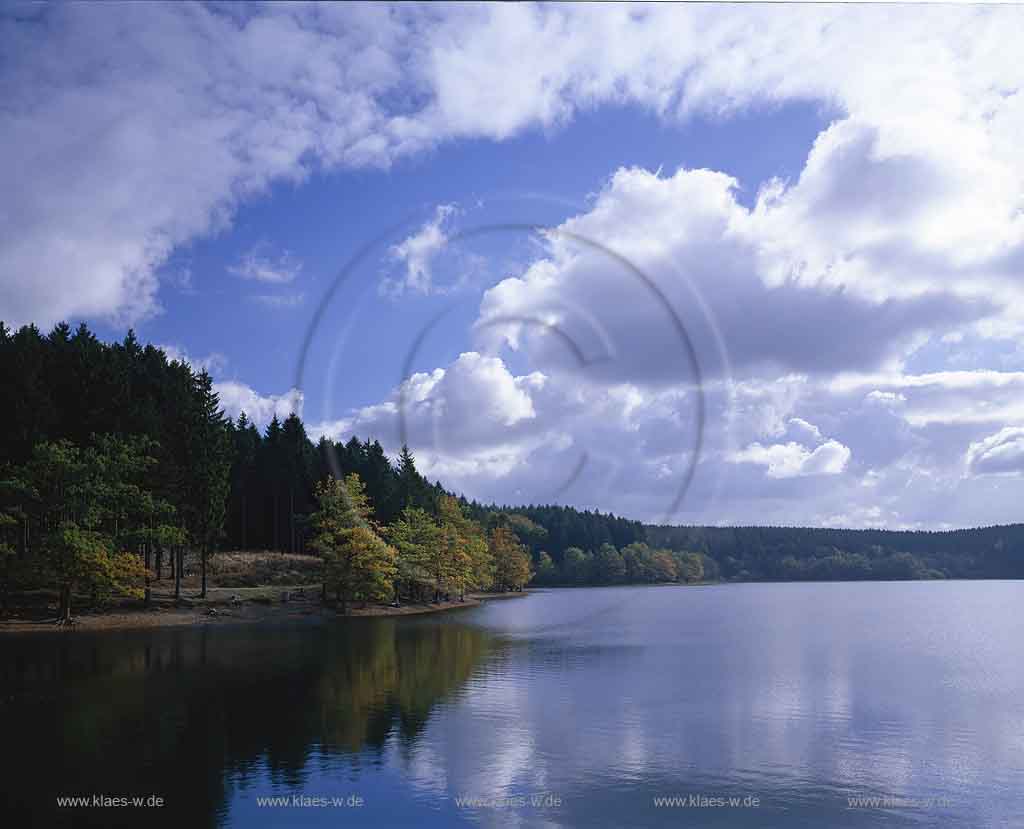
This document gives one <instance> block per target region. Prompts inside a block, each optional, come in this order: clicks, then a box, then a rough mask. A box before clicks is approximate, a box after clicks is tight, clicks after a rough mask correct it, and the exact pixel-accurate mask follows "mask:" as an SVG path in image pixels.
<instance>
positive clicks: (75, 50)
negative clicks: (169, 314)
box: [0, 4, 1024, 328]
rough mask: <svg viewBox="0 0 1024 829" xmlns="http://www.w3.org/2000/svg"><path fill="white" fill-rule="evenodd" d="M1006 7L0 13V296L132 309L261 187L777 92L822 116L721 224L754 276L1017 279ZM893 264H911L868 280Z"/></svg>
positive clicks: (1015, 20) (982, 288)
mask: <svg viewBox="0 0 1024 829" xmlns="http://www.w3.org/2000/svg"><path fill="white" fill-rule="evenodd" d="M1020 22H1021V11H1020V9H1019V8H987V7H970V8H949V7H928V8H921V7H916V8H904V7H891V6H890V7H884V8H883V7H877V6H875V7H864V6H848V7H843V6H818V7H814V8H810V7H799V8H797V7H793V8H787V7H779V6H756V5H755V6H750V5H747V6H703V7H699V6H672V5H663V6H648V7H640V8H633V7H624V6H605V7H602V8H590V7H575V6H571V5H567V6H556V5H544V6H539V7H538V6H529V5H490V6H478V7H468V6H456V7H451V8H447V9H444V10H442V11H438V10H437V9H434V8H420V7H411V6H403V7H397V8H390V7H387V6H364V5H345V6H336V7H335V6H326V5H313V6H298V5H281V6H274V5H269V6H260V7H254V8H249V9H246V10H245V12H244V13H236V10H234V9H230V8H227V9H225V8H223V7H217V6H191V5H157V4H142V5H135V6H117V7H106V8H103V7H101V8H86V7H82V6H79V5H75V4H67V5H58V6H53V7H47V8H45V9H43V10H41V11H40V12H39V13H38V14H34V15H33V16H32V19H31V21H29V20H24V19H19V15H16V14H8V15H5V16H3V17H2V18H0V27H2V28H0V38H2V40H3V42H4V44H5V64H4V70H3V75H2V76H0V93H2V95H3V99H4V101H5V104H6V109H5V123H4V129H3V132H2V134H0V158H2V159H3V161H2V162H0V190H2V192H5V193H17V194H18V209H17V210H16V211H10V212H9V214H8V215H7V216H6V220H5V222H3V223H2V227H3V228H4V230H3V231H0V233H2V234H3V235H2V237H0V308H2V309H3V315H4V316H5V317H6V318H7V320H9V321H12V322H14V323H21V322H24V321H27V320H35V321H37V322H39V323H40V324H43V325H46V324H48V323H50V322H53V321H54V320H56V319H59V318H62V317H67V316H70V315H83V316H106V317H109V316H117V317H120V318H124V319H137V318H139V317H142V316H145V315H147V314H151V313H155V312H157V311H158V310H159V302H158V299H157V289H158V282H157V279H156V276H155V274H156V272H157V271H158V269H159V268H160V267H161V266H162V264H163V263H164V262H165V261H166V260H167V257H168V256H169V254H170V253H171V251H173V250H175V249H176V248H178V247H179V246H181V245H182V244H184V243H186V242H188V241H190V240H192V239H194V238H196V237H198V236H203V235H206V234H209V233H210V232H212V231H214V230H217V229H221V228H224V227H225V226H226V225H228V224H229V223H230V221H231V218H232V215H233V212H234V210H235V209H236V208H237V206H238V205H239V204H240V203H242V202H244V201H246V200H248V199H251V198H252V197H253V196H254V195H256V194H259V193H262V192H265V191H266V189H267V187H268V185H269V184H270V183H272V182H275V181H282V180H284V181H301V180H302V179H304V178H305V177H306V176H307V175H308V174H309V173H310V171H312V170H315V169H318V168H321V167H324V168H330V167H336V166H365V165H380V166H386V165H388V164H390V163H391V162H392V161H393V160H394V159H396V158H399V157H402V156H406V155H409V154H413V153H417V152H421V151H423V150H425V149H429V148H431V147H433V146H436V145H437V144H438V143H440V142H443V141H446V140H451V139H454V138H464V137H487V138H492V139H496V140H501V139H505V138H508V137H509V136H512V135H515V134H517V133H519V132H521V131H522V130H525V129H529V128H531V127H535V126H543V127H552V126H556V125H558V124H561V123H564V122H565V121H567V120H568V119H570V118H572V117H573V116H574V114H575V113H577V112H578V111H580V110H583V109H590V108H593V107H596V106H599V105H601V104H621V103H635V104H638V105H640V106H643V107H646V108H649V109H650V110H653V111H655V112H657V113H659V114H661V115H662V116H663V117H665V118H667V119H672V118H677V117H687V116H689V115H691V114H693V113H710V114H712V115H715V116H720V115H728V114H730V113H733V112H736V111H738V110H741V109H744V108H747V107H753V106H759V105H762V104H765V103H767V104H769V105H774V104H777V103H779V102H785V101H792V100H801V101H804V100H814V101H819V102H822V103H823V104H825V105H827V106H829V107H832V108H834V109H835V110H836V111H837V112H839V113H841V117H840V120H839V121H838V122H837V123H836V124H835V125H834V126H833V128H831V129H830V130H829V131H827V132H826V133H824V134H823V136H822V137H821V138H820V139H819V141H818V143H817V144H816V146H815V151H814V153H813V154H812V158H811V159H810V160H809V163H808V166H807V168H806V169H805V170H804V172H803V174H802V175H801V177H800V180H799V181H798V182H797V183H796V184H795V185H793V186H792V187H787V186H786V185H782V184H779V185H777V186H775V187H773V188H769V190H768V191H766V198H767V199H768V200H769V201H773V202H779V204H777V205H775V206H774V207H773V208H772V209H771V210H769V209H768V202H767V201H766V202H765V203H764V209H763V210H762V211H761V213H759V214H758V215H757V216H756V217H754V218H753V219H751V220H750V221H748V222H747V224H748V228H747V232H746V236H747V238H748V240H749V241H751V242H754V241H755V240H757V239H764V238H765V236H766V234H767V238H768V241H767V242H764V243H760V242H758V243H757V244H756V249H757V252H758V255H760V256H763V257H764V258H765V262H764V265H763V271H764V273H765V274H769V273H774V275H775V277H776V278H777V279H783V278H786V279H789V278H795V279H797V280H798V281H799V282H800V283H801V284H806V283H807V282H808V281H810V282H812V283H813V282H816V281H817V280H824V282H825V283H826V284H839V283H841V284H844V285H849V284H850V282H851V274H857V280H856V281H857V283H858V285H857V290H858V291H864V292H867V294H868V295H873V296H874V298H876V299H877V298H878V296H879V294H880V293H888V292H891V291H893V290H898V291H900V292H904V293H913V294H915V295H916V294H918V293H920V292H921V290H922V289H923V284H922V278H921V274H924V273H926V272H930V273H932V274H935V275H936V276H949V277H950V278H952V279H953V281H954V282H955V283H956V287H957V290H959V291H963V292H965V293H971V292H973V293H974V295H980V296H987V295H988V294H989V287H990V285H991V283H992V281H993V280H998V279H1000V278H1002V289H1003V291H1004V292H1005V291H1014V292H1016V291H1019V288H1015V287H1013V286H1012V284H1011V280H1010V275H1011V274H1012V273H1013V272H1014V268H1015V264H1014V263H1017V264H1019V262H1020V260H1021V256H1022V253H1021V250H1022V248H1021V234H1022V232H1024V218H1022V214H1021V211H1020V201H1019V196H1020V192H1021V179H1022V175H1024V162H1022V161H1021V158H1020V154H1019V152H1018V145H1017V138H1016V137H1017V136H1018V135H1019V134H1020V132H1021V131H1022V128H1024V93H1022V92H1020V90H1021V89H1022V88H1024V68H1022V66H1021V63H1020V61H1018V60H1017V59H1016V53H1017V49H1016V42H1015V40H1014V33H1015V32H1016V31H1017V30H1018V29H1019V26H1020ZM97 44H104V46H103V48H100V47H99V46H98V45H97ZM509 77H515V79H516V82H515V84H511V85H510V84H508V83H506V82H505V81H506V80H507V78H509ZM754 184H756V183H754ZM782 226H784V229H785V231H786V232H782ZM825 231H827V232H825ZM911 231H912V232H911ZM823 240H824V243H823ZM934 257H938V258H939V261H937V262H936V261H934ZM880 258H881V259H884V260H885V261H886V263H887V265H888V267H886V268H885V269H882V270H880V271H875V270H873V269H872V265H873V264H875V262H876V261H877V260H878V259H880ZM929 261H931V262H932V263H933V264H934V265H935V267H932V268H931V269H926V268H921V267H914V265H915V262H916V263H917V264H918V265H922V264H924V263H926V262H929ZM996 262H1002V266H1001V267H996V266H995V265H994V264H993V263H996ZM979 265H983V266H985V267H986V268H987V271H988V272H987V274H986V278H985V279H984V280H978V281H977V282H976V283H975V284H974V287H973V288H972V287H971V286H970V284H969V283H968V282H967V280H966V279H965V277H966V276H968V275H969V274H970V272H971V269H973V268H977V267H978V266H979ZM896 266H899V267H900V269H901V270H907V269H910V270H911V271H913V272H911V273H909V274H906V275H905V276H904V278H902V279H900V280H899V281H898V282H896V283H893V282H891V281H890V277H891V275H892V272H893V268H894V267H896ZM914 272H916V273H917V274H918V276H917V277H915V273H914ZM893 285H896V286H897V287H896V289H894V288H893ZM847 290H851V291H852V290H854V288H853V287H848V288H847ZM872 292H873V293H872ZM1014 307H1016V306H1014ZM1003 308H1004V312H1005V314H1006V316H1007V318H1008V324H1010V325H1011V327H1013V328H1019V325H1020V323H1021V320H1020V319H1019V312H1017V311H1015V310H1013V308H1012V307H1011V306H1008V305H1006V304H1004V305H1003Z"/></svg>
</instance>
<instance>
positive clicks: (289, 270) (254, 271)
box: [228, 244, 302, 284]
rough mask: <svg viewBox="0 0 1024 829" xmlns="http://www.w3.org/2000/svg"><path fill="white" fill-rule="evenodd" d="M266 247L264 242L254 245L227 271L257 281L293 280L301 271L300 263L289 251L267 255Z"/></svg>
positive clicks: (276, 282) (279, 282) (283, 281)
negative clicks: (276, 254)
mask: <svg viewBox="0 0 1024 829" xmlns="http://www.w3.org/2000/svg"><path fill="white" fill-rule="evenodd" d="M266 249H267V245H266V244H259V245H255V246H254V247H252V248H251V249H250V250H248V251H247V252H246V253H245V254H244V255H243V256H242V258H241V259H240V260H239V262H238V264H237V265H229V266H228V272H229V273H231V274H234V275H235V276H238V277H241V278H242V279H254V280H256V281H257V282H268V283H271V284H286V283H288V282H293V281H294V280H295V278H296V277H297V276H298V275H299V273H300V272H301V271H302V263H301V262H299V261H298V260H297V259H296V258H295V256H294V255H293V254H292V253H291V252H290V251H287V250H286V251H283V252H282V253H281V254H279V255H278V256H276V257H274V256H270V255H268V254H267V253H266Z"/></svg>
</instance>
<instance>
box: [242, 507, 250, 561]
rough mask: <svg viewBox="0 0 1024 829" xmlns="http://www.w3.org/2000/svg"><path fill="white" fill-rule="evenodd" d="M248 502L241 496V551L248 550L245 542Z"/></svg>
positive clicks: (247, 529) (247, 523)
mask: <svg viewBox="0 0 1024 829" xmlns="http://www.w3.org/2000/svg"><path fill="white" fill-rule="evenodd" d="M248 505H249V501H248V499H247V498H246V496H245V495H243V496H242V549H243V550H248V549H249V547H248V545H247V543H246V541H247V540H248V538H249V510H248Z"/></svg>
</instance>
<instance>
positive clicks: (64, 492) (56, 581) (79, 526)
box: [3, 435, 174, 621]
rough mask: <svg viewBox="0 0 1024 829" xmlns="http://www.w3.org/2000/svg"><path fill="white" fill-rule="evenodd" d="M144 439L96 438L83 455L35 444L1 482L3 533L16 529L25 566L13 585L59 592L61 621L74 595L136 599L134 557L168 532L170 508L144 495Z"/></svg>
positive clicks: (140, 572)
mask: <svg viewBox="0 0 1024 829" xmlns="http://www.w3.org/2000/svg"><path fill="white" fill-rule="evenodd" d="M153 448H154V447H153V444H152V443H151V442H150V441H148V440H146V439H145V438H129V439H124V438H115V437H112V436H109V435H107V436H99V437H97V438H95V439H94V441H93V442H92V444H91V445H89V446H86V447H85V448H80V447H78V446H75V445H74V444H72V443H71V442H70V441H66V440H64V441H58V442H56V443H40V444H39V445H38V446H37V447H36V449H35V451H34V452H33V454H32V457H31V458H30V459H29V460H28V461H27V462H26V463H24V464H22V465H20V466H18V467H15V468H14V469H13V470H12V475H11V477H10V478H9V480H8V481H7V482H6V486H5V488H4V489H5V492H6V500H7V501H8V504H10V503H11V501H12V499H14V500H16V501H17V502H18V503H17V505H16V507H15V508H11V506H10V505H9V506H8V507H7V509H5V515H6V516H7V517H6V518H5V520H4V522H3V523H4V525H5V527H6V528H10V527H11V525H12V524H11V519H12V518H13V519H14V521H15V522H16V523H20V524H21V525H22V535H23V538H28V539H29V542H28V544H27V545H26V549H25V550H24V553H25V559H26V562H25V564H26V566H25V567H24V568H23V569H22V570H21V572H20V574H19V575H20V577H21V578H22V579H24V580H25V581H27V582H29V584H30V585H31V583H33V582H34V583H38V584H41V585H52V586H55V587H57V588H58V590H59V592H60V604H61V608H60V610H61V618H62V619H63V620H65V621H67V620H70V617H71V601H72V596H73V593H74V591H75V590H76V589H88V590H90V591H91V592H92V593H93V594H94V595H97V596H106V595H111V594H121V595H129V596H141V595H142V580H143V578H144V577H145V575H146V570H145V567H144V566H143V563H142V561H141V559H140V558H139V557H138V556H137V555H136V554H135V551H137V550H138V549H139V548H140V547H141V545H142V544H144V543H147V542H148V541H149V540H151V539H152V538H154V537H156V536H164V535H166V534H167V533H169V532H173V529H171V528H170V527H169V525H168V523H167V522H168V521H169V520H170V519H172V517H173V514H174V511H173V508H172V507H171V506H170V505H169V504H167V503H166V502H164V501H162V500H161V499H159V498H156V497H155V496H154V495H153V494H152V493H151V492H149V491H148V490H147V489H145V488H144V486H143V483H144V481H145V478H146V474H147V472H148V470H149V469H150V468H151V467H152V466H153V464H154V463H155V461H154V459H153V458H152V457H151V456H150V455H149V454H147V452H149V451H151V450H152V449H153Z"/></svg>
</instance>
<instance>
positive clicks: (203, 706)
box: [0, 619, 495, 826]
mask: <svg viewBox="0 0 1024 829" xmlns="http://www.w3.org/2000/svg"><path fill="white" fill-rule="evenodd" d="M494 647H495V640H494V638H493V637H492V636H491V635H490V634H488V633H486V632H484V631H482V630H480V629H477V628H470V627H464V626H458V625H415V624H403V623H402V622H399V621H396V620H392V619H381V620H352V621H350V622H346V623H342V624H339V625H333V626H326V627H314V626H308V625H307V626H291V627H275V628H269V627H245V628H243V627H240V628H234V629H230V628H218V629H187V630H186V629H178V630H164V631H157V632H138V633H121V634H105V635H91V636H90V635H87V634H80V633H74V634H72V635H66V634H62V635H59V636H56V637H45V638H40V637H31V638H29V637H24V638H18V639H14V638H13V637H11V638H8V639H7V640H3V641H0V649H2V651H0V652H2V655H3V662H2V668H0V687H2V689H3V704H2V708H0V728H2V733H3V734H4V738H5V739H4V742H5V745H6V746H8V747H10V746H17V747H18V748H17V754H16V757H17V764H16V765H14V766H12V767H11V768H10V770H9V771H8V772H7V780H6V781H5V784H6V785H8V786H9V787H10V793H11V798H10V801H9V802H8V803H7V804H6V805H5V808H4V814H5V815H6V816H7V817H9V818H11V819H13V820H14V821H15V822H13V823H11V822H9V823H7V824H6V825H11V826H13V825H74V826H93V825H94V826H110V825H115V824H116V825H121V824H124V825H128V824H137V823H138V821H139V820H140V814H139V813H138V812H136V811H135V810H133V809H124V810H121V811H118V810H116V809H103V808H78V809H74V810H68V809H57V808H56V797H57V796H58V795H59V796H64V795H86V794H87V795H93V794H101V795H102V794H107V795H111V796H121V795H128V796H134V795H143V796H148V795H150V794H154V793H155V794H158V795H160V796H162V797H163V798H164V801H165V803H166V806H165V807H164V808H162V809H159V810H157V809H154V810H153V811H152V812H149V811H147V813H146V814H145V815H144V819H145V820H146V821H147V822H150V823H151V822H153V821H156V822H159V823H162V824H163V823H166V824H170V823H176V822H179V821H182V820H187V821H188V822H189V824H190V825H208V826H216V825H219V824H222V823H224V822H225V821H226V820H227V819H228V817H229V813H230V808H229V806H230V803H231V801H232V798H234V797H236V796H237V795H238V793H240V792H246V791H249V790H251V789H252V788H253V787H254V786H255V787H256V788H257V789H260V794H263V793H268V794H269V793H273V792H274V791H277V790H278V789H287V790H293V789H297V790H301V789H303V787H305V786H306V784H307V782H308V780H309V778H310V776H311V775H317V774H319V773H321V771H322V770H323V769H325V768H330V769H332V770H333V773H334V774H335V776H337V774H338V769H339V764H340V766H341V767H344V769H345V771H346V773H348V774H351V773H353V772H354V773H356V774H358V771H359V769H360V768H364V767H366V768H371V769H372V768H373V767H374V766H375V765H376V766H379V765H380V763H381V753H382V751H383V748H384V746H385V744H386V743H388V741H389V740H394V741H396V742H397V743H398V744H400V745H402V744H404V745H409V744H411V743H412V742H414V741H415V739H416V737H417V735H418V734H419V733H420V732H421V731H422V730H423V728H424V725H425V724H426V723H427V721H428V720H429V718H430V713H431V710H432V709H433V708H434V706H436V705H437V704H438V703H439V702H441V701H443V700H444V699H445V698H446V697H447V696H448V695H451V694H453V693H455V692H456V691H457V690H458V689H459V688H460V687H461V686H462V685H463V684H464V683H465V681H466V680H467V678H468V677H469V676H470V675H471V673H472V672H473V670H474V668H475V666H476V665H477V664H479V663H480V661H481V660H482V659H483V658H484V657H485V656H486V655H487V654H488V653H489V652H490V651H491V650H492V649H493V648H494ZM264 790H265V791H264ZM44 816H45V820H44V819H43V818H44Z"/></svg>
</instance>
